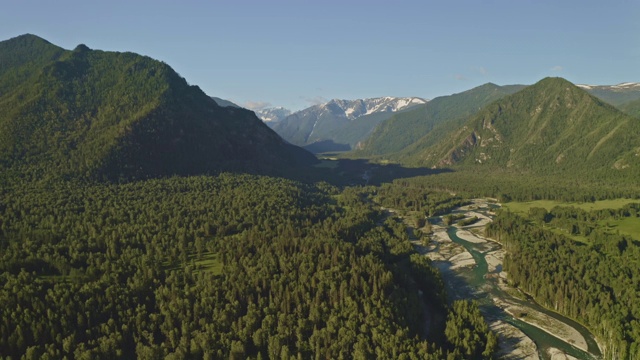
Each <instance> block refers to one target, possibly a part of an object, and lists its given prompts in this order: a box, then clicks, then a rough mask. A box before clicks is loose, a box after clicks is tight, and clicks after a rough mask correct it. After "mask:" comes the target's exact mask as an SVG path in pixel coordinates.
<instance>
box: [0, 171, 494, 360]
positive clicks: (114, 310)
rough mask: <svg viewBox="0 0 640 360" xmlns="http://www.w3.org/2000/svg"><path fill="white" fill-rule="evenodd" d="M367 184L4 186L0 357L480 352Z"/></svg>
mask: <svg viewBox="0 0 640 360" xmlns="http://www.w3.org/2000/svg"><path fill="white" fill-rule="evenodd" d="M370 191H371V190H369V191H367V190H363V189H358V188H355V189H349V188H347V189H346V190H343V191H340V190H339V189H338V188H336V187H333V186H331V185H328V184H326V183H325V184H323V183H318V184H317V185H304V184H302V183H297V182H293V181H289V180H283V179H276V178H269V177H257V176H243V175H232V174H223V175H220V176H218V177H190V178H169V179H164V180H148V181H142V182H134V183H129V184H123V185H117V184H88V185H87V184H82V183H64V182H61V183H56V184H49V185H48V186H41V187H38V186H35V185H32V186H26V187H22V186H12V187H9V188H6V189H4V193H3V197H2V203H0V210H1V217H0V221H1V222H0V229H1V231H2V232H1V233H0V234H1V238H2V242H1V244H2V258H1V261H0V264H1V266H2V269H1V271H2V275H1V277H0V279H1V284H2V286H1V287H0V302H1V303H2V304H4V305H3V307H2V310H1V311H0V333H1V334H2V338H0V349H2V353H3V354H2V355H3V356H5V357H11V358H20V357H22V356H23V355H24V356H25V358H29V359H32V358H33V359H35V358H63V357H67V358H77V359H95V358H104V359H110V358H131V357H138V358H146V359H155V358H165V357H169V358H202V357H204V358H283V359H284V358H286V359H288V358H291V357H293V358H340V357H354V358H372V357H376V358H394V359H395V358H433V359H441V358H447V357H450V358H462V357H465V358H486V357H490V356H491V354H492V353H493V351H494V350H495V346H496V342H495V338H494V337H493V335H492V334H491V333H490V332H489V330H488V328H487V326H486V324H485V323H484V319H483V318H482V316H481V315H480V313H479V312H478V309H477V306H476V305H475V304H473V303H455V304H453V306H449V305H448V304H447V303H446V301H445V294H444V289H443V284H442V279H441V277H440V275H439V273H438V272H437V270H435V269H434V268H433V267H431V266H430V264H429V262H428V261H427V260H426V259H425V258H424V257H421V256H419V255H417V254H415V253H414V251H413V248H412V246H411V244H410V243H409V241H408V238H407V234H406V231H405V228H404V225H403V224H402V223H401V222H399V221H397V220H395V219H394V218H386V217H385V216H384V215H383V214H382V213H381V212H380V211H379V210H377V209H376V208H374V207H373V205H372V204H371V203H370V202H369V201H368V198H369V197H370V196H371V194H370V193H369V192H370ZM418 290H420V293H421V294H422V295H419V292H418ZM443 314H448V315H446V316H442V315H443ZM425 318H431V319H433V321H431V323H432V326H431V327H429V328H425V327H424V324H425ZM483 324H484V325H483ZM445 327H446V332H445ZM442 334H445V336H443V335H442Z"/></svg>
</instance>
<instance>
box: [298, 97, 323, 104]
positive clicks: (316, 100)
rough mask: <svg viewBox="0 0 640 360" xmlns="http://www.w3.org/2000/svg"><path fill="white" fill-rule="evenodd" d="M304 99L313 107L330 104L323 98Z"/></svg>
mask: <svg viewBox="0 0 640 360" xmlns="http://www.w3.org/2000/svg"><path fill="white" fill-rule="evenodd" d="M303 99H304V101H306V102H308V103H309V104H311V105H320V104H324V103H327V102H329V99H327V98H325V97H323V96H314V97H312V98H308V97H305V98H303Z"/></svg>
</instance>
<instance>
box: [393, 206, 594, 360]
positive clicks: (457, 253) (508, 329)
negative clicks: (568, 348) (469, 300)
mask: <svg viewBox="0 0 640 360" xmlns="http://www.w3.org/2000/svg"><path fill="white" fill-rule="evenodd" d="M488 203H489V200H485V199H475V200H473V204H471V205H465V206H462V207H458V208H456V209H453V210H452V213H454V212H455V213H457V214H459V213H463V214H464V219H469V218H476V219H477V220H476V221H474V222H473V224H471V225H468V226H459V225H453V226H455V227H456V228H457V230H456V235H457V236H458V237H459V238H461V239H463V240H465V241H468V242H471V243H474V244H483V243H488V242H493V243H496V244H500V243H499V242H497V241H496V240H494V239H490V238H487V237H485V236H484V226H485V225H486V224H488V223H489V222H491V221H492V220H491V218H490V217H488V216H486V215H485V214H482V213H480V212H478V211H475V209H477V208H478V207H482V206H487V205H488ZM389 211H390V212H391V213H394V214H395V215H397V213H396V212H395V211H393V210H390V209H389ZM445 216H451V215H450V214H445V215H443V216H441V218H444V217H445ZM404 220H405V224H406V225H407V226H408V228H410V226H409V225H410V224H408V223H407V220H408V219H406V218H405V219H404ZM428 226H429V227H430V228H429V229H426V228H421V229H418V230H421V231H425V232H427V230H430V231H431V233H430V241H429V242H428V244H424V242H421V241H418V240H414V241H413V244H414V246H415V247H416V251H418V252H419V253H420V254H422V255H424V256H426V257H428V258H429V259H430V260H431V261H432V262H433V265H434V266H436V267H437V268H438V269H439V270H440V271H441V272H442V274H443V277H444V278H445V279H446V282H447V283H449V282H451V281H452V280H453V278H454V277H456V276H457V275H456V272H457V271H459V270H460V269H463V268H468V267H473V266H475V265H477V264H476V261H475V260H474V259H473V256H472V255H471V253H470V252H469V251H468V250H467V249H466V248H464V246H462V245H460V244H457V243H455V242H453V241H452V240H451V238H450V237H449V235H448V234H447V229H448V227H446V226H442V225H436V224H429V225H428ZM425 245H426V246H425ZM505 255H506V250H504V248H502V247H500V248H499V249H497V250H493V251H488V252H487V253H485V259H486V262H487V266H488V270H487V276H498V277H499V279H498V286H499V287H500V289H501V290H503V291H504V292H505V293H516V292H518V289H517V288H514V287H512V286H509V285H508V284H507V281H506V279H507V276H508V275H507V273H506V272H505V271H502V268H503V262H504V257H505ZM492 300H493V302H494V304H495V305H496V306H498V307H500V308H501V309H503V310H504V311H505V312H507V313H508V314H509V315H511V316H513V317H514V318H516V319H518V320H521V321H523V322H525V323H527V324H529V325H531V326H534V327H537V328H539V329H540V330H543V331H544V332H546V333H549V334H551V335H553V336H555V337H557V338H559V339H561V340H563V341H564V342H566V343H568V344H571V345H573V346H575V347H576V348H578V349H581V350H583V351H588V345H587V342H586V340H585V338H584V336H582V334H580V332H579V331H578V330H576V329H575V328H574V327H572V326H570V325H568V324H565V323H562V322H561V321H560V320H557V319H554V318H552V317H551V316H549V315H546V314H544V313H542V312H540V311H537V310H535V309H534V308H532V307H529V306H526V305H524V304H520V303H517V302H515V301H513V300H510V299H508V298H498V297H492ZM488 321H489V323H490V328H491V330H492V331H494V332H495V333H496V335H497V336H498V338H499V340H500V341H499V348H500V350H499V352H498V354H497V355H498V357H499V358H503V359H539V358H540V357H539V355H538V354H539V353H538V347H537V346H536V344H535V343H534V342H533V340H532V339H531V338H529V337H528V336H527V335H525V334H524V333H523V332H522V331H521V330H519V329H518V328H516V327H515V326H513V325H511V324H508V323H506V322H504V321H502V320H492V321H491V320H488ZM598 346H599V344H598ZM546 356H548V357H549V358H551V359H554V360H556V359H557V360H560V359H575V358H574V357H572V356H570V355H568V354H566V353H564V352H563V351H562V350H560V349H557V348H553V347H550V348H547V349H546Z"/></svg>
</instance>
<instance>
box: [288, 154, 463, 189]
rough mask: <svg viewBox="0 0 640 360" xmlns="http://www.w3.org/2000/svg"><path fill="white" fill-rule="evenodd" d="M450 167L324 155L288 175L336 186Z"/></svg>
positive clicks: (377, 182)
mask: <svg viewBox="0 0 640 360" xmlns="http://www.w3.org/2000/svg"><path fill="white" fill-rule="evenodd" d="M452 171H453V170H450V169H429V168H408V167H403V166H401V165H398V164H376V163H370V162H369V161H368V160H366V159H355V160H354V159H336V158H324V159H322V160H321V161H320V163H318V164H316V165H314V166H313V167H309V168H303V169H302V168H300V169H298V171H296V173H295V174H290V175H291V176H290V178H292V179H294V180H298V181H304V182H317V181H326V182H328V183H330V184H332V185H336V186H356V185H363V186H366V185H374V186H379V185H381V184H383V183H390V182H392V181H393V180H396V179H403V178H411V177H416V176H429V175H437V174H442V173H447V172H452Z"/></svg>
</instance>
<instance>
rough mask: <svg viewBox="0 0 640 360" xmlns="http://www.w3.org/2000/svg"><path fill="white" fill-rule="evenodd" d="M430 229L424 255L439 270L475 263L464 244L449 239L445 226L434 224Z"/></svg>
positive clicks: (454, 268)
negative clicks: (427, 250) (430, 233)
mask: <svg viewBox="0 0 640 360" xmlns="http://www.w3.org/2000/svg"><path fill="white" fill-rule="evenodd" d="M432 231H433V234H432V235H431V242H430V243H429V248H428V249H429V252H427V253H426V256H427V257H428V258H429V259H431V261H434V265H435V266H437V267H438V268H439V269H440V270H456V269H459V268H462V267H467V266H474V265H476V262H475V260H474V259H473V256H471V254H470V253H469V252H468V251H467V250H466V249H465V248H464V246H462V245H459V244H456V243H454V242H453V241H451V239H450V238H449V235H447V229H446V228H445V227H442V226H437V225H434V226H433V227H432Z"/></svg>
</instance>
